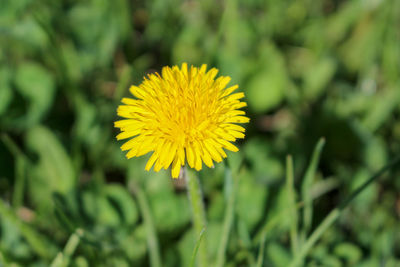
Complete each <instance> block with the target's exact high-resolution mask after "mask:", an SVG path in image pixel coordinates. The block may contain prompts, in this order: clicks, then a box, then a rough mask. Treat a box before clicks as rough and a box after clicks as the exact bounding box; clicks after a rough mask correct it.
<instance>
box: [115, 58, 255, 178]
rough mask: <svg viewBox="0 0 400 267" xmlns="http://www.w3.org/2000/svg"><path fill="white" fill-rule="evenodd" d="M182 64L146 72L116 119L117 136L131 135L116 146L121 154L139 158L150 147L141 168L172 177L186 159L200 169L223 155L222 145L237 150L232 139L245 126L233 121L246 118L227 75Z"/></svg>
mask: <svg viewBox="0 0 400 267" xmlns="http://www.w3.org/2000/svg"><path fill="white" fill-rule="evenodd" d="M206 69H207V66H206V65H202V66H201V67H200V68H197V67H193V66H191V67H190V69H188V66H187V64H186V63H184V64H182V67H181V68H179V67H178V66H174V67H172V68H170V67H164V68H163V69H162V71H161V75H159V74H158V73H155V74H150V75H148V77H147V78H144V81H143V82H142V84H140V85H139V86H131V88H130V92H131V93H132V95H134V96H135V97H136V99H131V98H123V99H122V103H123V105H120V106H119V107H118V115H119V116H121V117H123V118H125V119H123V120H120V121H116V122H115V127H117V128H120V130H121V133H120V134H118V135H117V140H121V139H127V138H131V139H130V140H129V141H127V142H126V143H125V144H123V145H122V146H121V149H122V150H123V151H126V150H127V151H128V153H127V154H126V157H127V158H128V159H129V158H132V157H139V156H142V155H144V154H147V153H149V152H152V151H153V154H152V155H151V157H150V159H149V160H148V162H147V165H146V167H145V169H146V170H150V168H151V167H152V166H153V165H154V170H155V171H159V170H160V169H161V168H164V169H167V168H169V166H170V165H171V164H172V168H171V172H172V177H173V178H177V177H178V175H179V172H180V169H181V166H183V165H185V162H187V163H188V164H189V166H190V167H191V168H195V169H196V170H201V169H202V163H203V162H204V164H205V165H207V166H208V167H212V166H213V161H215V162H221V161H222V159H223V158H226V154H225V152H224V149H227V150H230V151H238V148H237V147H236V146H234V145H233V144H232V143H231V142H235V141H236V139H238V138H244V132H245V129H244V128H243V127H242V126H239V125H237V124H236V123H247V122H249V118H247V117H246V116H245V112H244V111H242V110H239V109H240V108H242V107H245V106H246V105H247V104H246V103H245V102H241V101H240V99H242V98H243V97H244V94H243V93H233V92H234V91H235V90H236V89H237V88H238V86H237V85H234V86H231V87H229V88H226V86H227V84H228V83H229V81H230V77H225V76H221V77H219V78H217V79H215V77H216V75H217V73H218V70H217V69H215V68H212V69H210V70H209V71H207V70H206Z"/></svg>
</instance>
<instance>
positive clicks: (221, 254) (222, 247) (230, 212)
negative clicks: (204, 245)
mask: <svg viewBox="0 0 400 267" xmlns="http://www.w3.org/2000/svg"><path fill="white" fill-rule="evenodd" d="M225 179H226V181H225V183H226V189H227V191H228V194H227V195H228V201H227V208H226V211H225V218H224V225H223V228H222V235H221V241H220V244H219V248H218V254H217V264H216V265H215V266H217V267H223V266H224V264H225V253H226V247H227V245H228V240H229V233H230V232H231V229H232V224H233V218H234V207H235V193H236V180H233V179H232V172H231V170H230V169H229V167H226V170H225ZM229 191H230V192H229Z"/></svg>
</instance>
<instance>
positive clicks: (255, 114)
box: [0, 0, 400, 267]
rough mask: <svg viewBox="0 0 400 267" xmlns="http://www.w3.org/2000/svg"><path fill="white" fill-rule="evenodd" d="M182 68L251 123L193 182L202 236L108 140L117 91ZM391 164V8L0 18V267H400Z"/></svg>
mask: <svg viewBox="0 0 400 267" xmlns="http://www.w3.org/2000/svg"><path fill="white" fill-rule="evenodd" d="M183 62H187V63H188V64H193V65H195V66H200V65H201V64H207V65H208V67H209V68H211V67H215V68H217V69H219V75H224V76H230V77H231V78H232V81H231V82H230V85H234V84H238V85H239V91H240V92H244V93H245V98H244V101H246V102H247V104H248V106H247V107H246V108H244V110H245V111H246V114H247V116H248V117H250V123H248V124H246V125H245V127H246V138H245V139H243V140H241V141H239V142H237V143H236V145H237V146H238V147H239V149H240V150H239V152H236V153H231V152H229V153H228V157H227V159H225V160H224V162H222V163H218V164H216V165H215V168H203V170H201V171H200V172H198V173H196V174H197V176H198V178H199V181H200V186H201V190H202V192H203V201H204V208H205V217H206V221H207V222H206V228H205V229H204V231H203V232H202V233H201V235H199V231H198V229H196V228H195V227H193V220H192V218H193V213H192V210H191V206H190V202H189V200H188V197H187V192H186V185H185V181H184V180H182V179H178V180H175V179H171V176H170V171H169V170H167V171H164V170H162V171H160V172H154V171H150V172H147V171H145V170H144V168H145V165H146V161H147V160H148V158H149V155H145V156H142V157H139V158H132V159H129V160H128V159H126V158H125V154H126V152H122V151H121V149H120V146H121V145H122V144H123V142H121V141H117V140H116V138H115V136H116V135H117V134H118V133H119V131H118V129H116V128H114V121H116V120H118V119H119V118H118V116H117V112H116V110H117V107H118V106H119V105H120V101H121V98H122V97H129V96H130V93H129V91H128V89H129V87H130V85H139V84H140V83H141V81H142V80H143V77H144V76H146V75H147V74H149V73H153V72H156V71H157V72H160V71H161V68H162V67H163V66H173V65H181V64H182V63H183ZM399 155H400V1H398V0H353V1H344V0H322V1H311V0H298V1H295V0H248V1H244V0H243V1H239V0H218V1H215V0H202V1H195V0H168V1H167V0H148V1H146V0H113V1H107V0H82V1H78V0H60V1H52V0H0V266H12V267H17V266H21V267H30V266H32V267H42V266H52V267H57V266H64V267H66V266H77V267H86V266H99V267H102V266H104V267H109V266H117V267H119V266H121V267H125V266H151V267H160V266H165V267H168V266H171V267H175V266H185V267H186V266H199V267H203V266H204V261H203V260H204V259H203V260H202V259H201V257H202V256H204V255H203V254H204V251H202V250H204V249H205V250H206V251H205V253H206V257H207V261H208V264H207V265H208V266H216V267H222V266H230V267H233V266H251V267H253V266H254V267H261V266H272V267H286V266H290V267H295V266H310V267H317V266H318V267H320V266H327V267H328V266H332V267H336V266H337V267H339V266H359V267H377V266H384V267H396V266H400V168H399V167H400V164H397V163H398V162H397V161H396V159H398V156H399ZM385 166H386V167H387V168H386V169H385V170H384V172H383V173H378V172H379V170H381V168H383V167H385ZM377 173H378V174H379V176H376V177H375V176H374V175H375V174H377ZM370 178H372V179H371V180H368V179H370ZM369 181H371V183H369ZM363 185H368V186H365V187H363ZM358 189H361V190H359V191H357V190H358ZM353 196H354V197H353Z"/></svg>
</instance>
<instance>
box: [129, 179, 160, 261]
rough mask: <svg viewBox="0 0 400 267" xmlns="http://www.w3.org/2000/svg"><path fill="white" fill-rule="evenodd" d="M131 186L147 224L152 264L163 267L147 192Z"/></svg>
mask: <svg viewBox="0 0 400 267" xmlns="http://www.w3.org/2000/svg"><path fill="white" fill-rule="evenodd" d="M132 183H133V182H132ZM130 188H131V190H132V191H133V193H134V194H135V196H136V199H137V202H138V205H139V209H140V211H141V213H142V215H143V221H144V225H145V226H146V231H147V235H146V236H147V245H148V246H149V254H150V265H151V266H152V267H161V256H160V248H159V243H158V239H157V234H156V228H155V226H154V221H153V216H152V214H151V211H150V206H149V203H148V201H147V197H146V194H145V193H144V192H143V190H142V189H141V188H140V186H137V185H134V184H132V185H131V186H130Z"/></svg>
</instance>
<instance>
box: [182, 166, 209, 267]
mask: <svg viewBox="0 0 400 267" xmlns="http://www.w3.org/2000/svg"><path fill="white" fill-rule="evenodd" d="M183 177H184V178H185V179H186V187H187V192H188V198H189V202H190V205H191V207H192V218H193V224H194V229H195V233H196V237H197V238H198V237H200V234H201V232H202V231H203V229H205V228H206V214H205V210H204V203H203V194H202V192H201V188H200V182H199V180H198V178H197V175H196V174H195V173H194V172H192V171H189V170H188V169H187V168H186V167H184V169H183ZM206 244H207V242H206V236H204V237H203V238H202V242H201V243H200V245H199V250H198V257H197V259H198V263H199V266H200V267H208V266H209V265H208V253H207V246H206Z"/></svg>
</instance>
